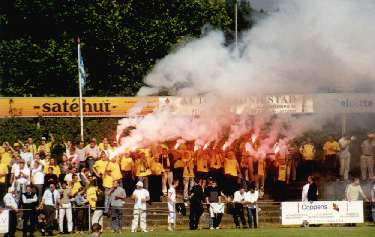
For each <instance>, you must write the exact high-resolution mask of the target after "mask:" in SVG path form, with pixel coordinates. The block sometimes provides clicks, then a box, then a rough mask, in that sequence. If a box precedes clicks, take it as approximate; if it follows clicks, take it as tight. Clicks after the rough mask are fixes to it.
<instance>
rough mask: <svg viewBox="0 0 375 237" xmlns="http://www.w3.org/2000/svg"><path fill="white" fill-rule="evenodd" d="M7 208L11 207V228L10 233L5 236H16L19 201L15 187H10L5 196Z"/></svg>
mask: <svg viewBox="0 0 375 237" xmlns="http://www.w3.org/2000/svg"><path fill="white" fill-rule="evenodd" d="M3 201H4V206H5V208H7V209H9V228H8V233H6V234H5V235H4V237H14V236H15V233H16V226H17V215H16V212H17V209H18V203H17V199H16V190H15V189H14V188H13V187H10V188H9V189H8V193H7V194H5V196H4V197H3Z"/></svg>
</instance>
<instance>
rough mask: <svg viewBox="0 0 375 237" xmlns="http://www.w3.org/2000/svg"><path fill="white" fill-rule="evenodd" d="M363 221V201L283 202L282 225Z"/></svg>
mask: <svg viewBox="0 0 375 237" xmlns="http://www.w3.org/2000/svg"><path fill="white" fill-rule="evenodd" d="M306 222H307V223H309V224H334V223H363V222H364V219H363V202H362V201H352V202H347V201H318V202H283V203H281V223H282V225H301V224H303V223H306Z"/></svg>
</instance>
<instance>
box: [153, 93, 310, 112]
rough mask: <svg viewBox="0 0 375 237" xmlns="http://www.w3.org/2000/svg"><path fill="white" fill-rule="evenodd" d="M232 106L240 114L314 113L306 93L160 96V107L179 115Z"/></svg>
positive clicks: (232, 109)
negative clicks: (225, 97)
mask: <svg viewBox="0 0 375 237" xmlns="http://www.w3.org/2000/svg"><path fill="white" fill-rule="evenodd" d="M223 106H230V110H231V111H232V112H233V113H236V114H238V115H241V114H258V113H276V114H278V113H293V114H297V113H312V112H314V111H313V109H314V108H313V99H312V97H311V96H306V95H268V96H248V97H244V98H241V99H233V100H232V101H226V100H225V101H220V100H219V99H217V98H215V99H212V98H206V97H199V96H197V97H159V108H164V107H168V109H170V110H171V111H172V112H174V113H175V114H178V115H188V116H191V115H192V116H199V115H200V114H202V112H207V113H210V111H205V110H207V109H208V108H212V109H220V107H223Z"/></svg>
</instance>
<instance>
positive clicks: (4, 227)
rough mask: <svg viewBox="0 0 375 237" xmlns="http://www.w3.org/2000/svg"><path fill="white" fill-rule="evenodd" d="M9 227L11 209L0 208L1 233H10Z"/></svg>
mask: <svg viewBox="0 0 375 237" xmlns="http://www.w3.org/2000/svg"><path fill="white" fill-rule="evenodd" d="M8 228H9V211H8V210H5V209H2V210H0V233H8Z"/></svg>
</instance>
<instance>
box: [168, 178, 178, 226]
mask: <svg viewBox="0 0 375 237" xmlns="http://www.w3.org/2000/svg"><path fill="white" fill-rule="evenodd" d="M177 186H178V179H177V180H174V181H173V183H172V185H171V186H170V187H169V189H168V230H169V231H173V230H174V225H175V224H176V187H177Z"/></svg>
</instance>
